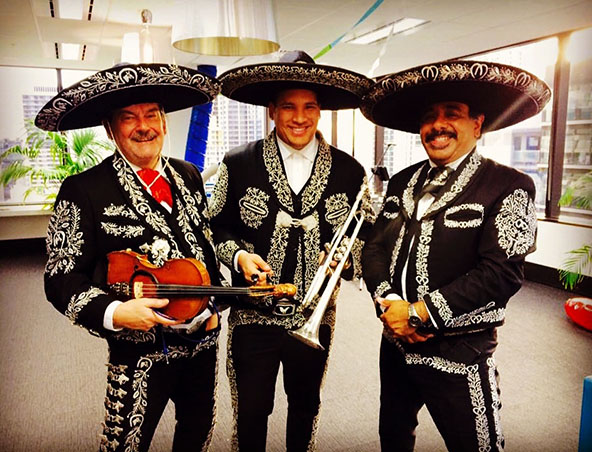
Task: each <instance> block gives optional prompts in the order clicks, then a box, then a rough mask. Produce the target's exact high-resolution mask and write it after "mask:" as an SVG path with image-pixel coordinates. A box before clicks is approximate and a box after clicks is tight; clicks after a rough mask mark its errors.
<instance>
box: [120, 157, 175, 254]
mask: <svg viewBox="0 0 592 452" xmlns="http://www.w3.org/2000/svg"><path fill="white" fill-rule="evenodd" d="M113 168H114V169H115V171H116V173H117V177H118V179H119V183H120V184H121V186H122V187H123V189H124V190H125V191H126V192H127V193H128V194H129V196H130V199H131V201H132V205H133V206H134V209H135V210H136V212H137V213H138V214H139V215H140V217H142V218H144V220H145V221H146V222H147V223H148V224H149V225H150V226H151V227H152V228H154V229H155V230H156V231H159V232H161V233H162V234H163V235H165V236H166V237H168V239H169V240H168V242H169V244H171V245H172V247H173V249H172V253H171V257H172V258H176V257H184V256H183V254H182V253H181V251H179V248H178V245H177V242H176V240H175V237H174V235H173V233H172V231H171V228H170V227H169V225H168V224H167V222H166V220H165V218H164V216H163V214H161V213H160V212H158V211H154V210H152V208H151V207H150V205H149V203H148V198H147V197H146V193H145V191H144V190H143V189H142V188H141V187H140V185H139V184H138V182H137V179H136V176H135V174H134V172H133V171H132V169H131V168H130V167H129V165H127V164H126V163H125V161H124V160H123V159H122V158H121V156H120V155H119V154H116V155H115V157H114V158H113Z"/></svg>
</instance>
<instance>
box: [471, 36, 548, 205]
mask: <svg viewBox="0 0 592 452" xmlns="http://www.w3.org/2000/svg"><path fill="white" fill-rule="evenodd" d="M557 55H558V42H557V38H550V39H545V40H542V41H538V42H535V43H531V44H526V45H521V46H516V47H511V48H507V49H501V50H497V51H495V52H488V53H485V54H480V55H473V56H471V57H469V58H467V59H471V60H480V61H490V62H494V63H502V64H509V65H512V66H516V67H519V68H521V69H525V70H527V71H529V72H531V73H533V74H534V75H536V76H537V77H539V78H540V79H541V80H544V81H545V82H546V83H547V84H548V85H549V86H550V87H551V88H552V87H553V74H554V68H555V62H556V61H557ZM552 104H553V103H552V101H549V103H547V106H546V107H545V109H544V110H543V111H542V112H541V113H540V114H538V115H537V116H534V117H532V118H529V119H527V120H526V121H522V122H520V123H518V124H515V125H513V126H510V127H506V128H505V129H501V130H496V131H494V132H488V133H486V134H484V135H483V138H482V139H481V140H480V142H479V144H478V149H479V152H481V153H482V154H483V155H484V156H486V157H489V158H491V159H493V160H496V161H498V162H500V163H503V164H504V165H508V166H512V167H514V168H516V169H519V170H521V171H523V172H525V173H526V174H528V175H529V176H530V177H532V179H533V180H534V183H535V186H536V200H535V204H536V208H537V212H538V213H539V215H544V212H545V202H546V194H547V175H548V168H549V145H550V133H551V113H552V111H551V110H552Z"/></svg>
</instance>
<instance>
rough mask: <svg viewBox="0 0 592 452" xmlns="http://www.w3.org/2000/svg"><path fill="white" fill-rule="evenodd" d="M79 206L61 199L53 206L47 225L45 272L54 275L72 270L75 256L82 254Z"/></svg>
mask: <svg viewBox="0 0 592 452" xmlns="http://www.w3.org/2000/svg"><path fill="white" fill-rule="evenodd" d="M80 219H81V215H80V208H79V207H78V206H77V205H76V204H74V203H73V202H71V201H65V200H62V201H60V202H58V204H57V205H56V206H55V210H54V213H53V215H52V216H51V218H50V220H49V225H48V227H47V239H46V241H45V243H46V247H47V254H48V259H47V264H46V265H45V273H48V274H49V276H54V275H55V274H56V273H58V272H62V273H64V274H66V273H69V272H70V271H72V269H73V268H74V265H75V261H76V258H77V257H78V256H81V255H82V245H84V239H83V233H82V231H80Z"/></svg>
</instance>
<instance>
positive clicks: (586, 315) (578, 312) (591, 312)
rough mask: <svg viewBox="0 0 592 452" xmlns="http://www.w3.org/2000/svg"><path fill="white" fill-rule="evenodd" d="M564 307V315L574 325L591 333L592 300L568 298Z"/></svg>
mask: <svg viewBox="0 0 592 452" xmlns="http://www.w3.org/2000/svg"><path fill="white" fill-rule="evenodd" d="M564 307H565V313H566V314H567V316H568V317H569V318H570V319H572V320H573V321H574V323H575V324H577V325H580V326H581V327H583V328H586V329H587V330H590V331H592V299H590V298H584V297H576V298H570V299H569V300H567V301H566V302H565V306H564Z"/></svg>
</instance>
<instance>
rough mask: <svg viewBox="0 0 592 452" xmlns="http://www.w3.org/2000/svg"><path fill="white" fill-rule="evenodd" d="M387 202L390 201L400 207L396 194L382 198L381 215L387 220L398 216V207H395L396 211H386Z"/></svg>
mask: <svg viewBox="0 0 592 452" xmlns="http://www.w3.org/2000/svg"><path fill="white" fill-rule="evenodd" d="M389 202H392V203H393V204H395V205H396V206H397V207H399V209H400V207H401V201H400V200H399V198H398V197H397V196H389V197H387V198H386V199H385V200H384V203H383V205H382V215H383V216H384V217H385V218H387V219H389V220H394V219H395V218H397V217H398V216H399V209H397V212H386V210H385V207H386V205H387V203H389Z"/></svg>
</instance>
